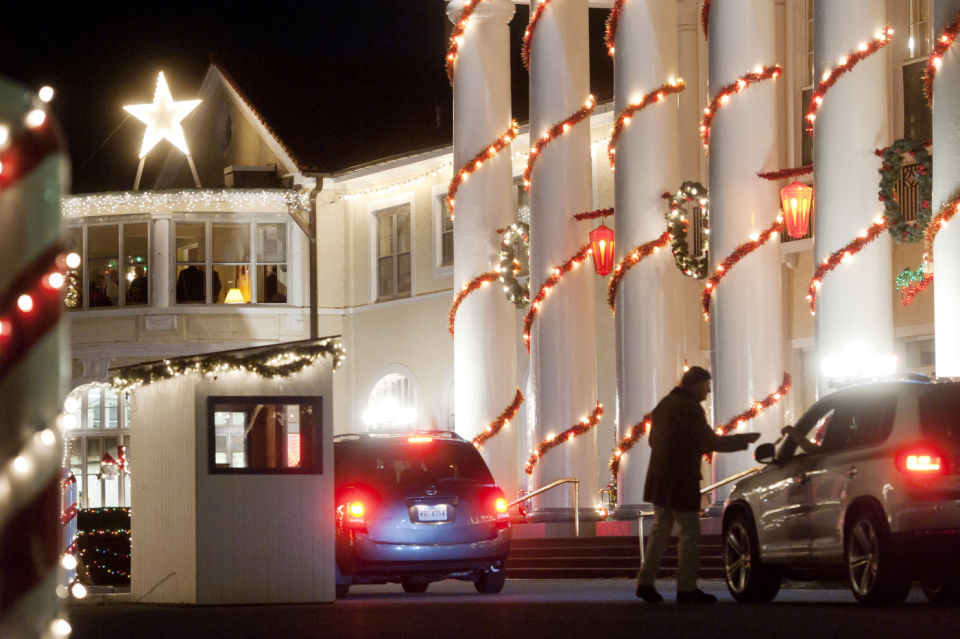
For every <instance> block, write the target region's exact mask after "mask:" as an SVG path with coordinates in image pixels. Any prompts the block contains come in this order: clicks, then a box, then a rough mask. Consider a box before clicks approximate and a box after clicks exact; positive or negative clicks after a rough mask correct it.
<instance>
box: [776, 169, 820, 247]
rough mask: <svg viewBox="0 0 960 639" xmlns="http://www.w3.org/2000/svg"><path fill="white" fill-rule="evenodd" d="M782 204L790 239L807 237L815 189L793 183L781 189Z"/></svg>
mask: <svg viewBox="0 0 960 639" xmlns="http://www.w3.org/2000/svg"><path fill="white" fill-rule="evenodd" d="M780 204H781V205H782V206H783V220H784V222H785V223H786V225H787V233H789V234H790V237H803V236H804V235H806V234H807V228H809V226H810V213H812V212H813V188H812V187H810V186H807V185H806V184H801V183H800V182H793V183H792V184H789V185H788V186H785V187H783V188H782V189H780Z"/></svg>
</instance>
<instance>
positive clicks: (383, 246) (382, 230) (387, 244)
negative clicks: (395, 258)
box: [377, 213, 393, 257]
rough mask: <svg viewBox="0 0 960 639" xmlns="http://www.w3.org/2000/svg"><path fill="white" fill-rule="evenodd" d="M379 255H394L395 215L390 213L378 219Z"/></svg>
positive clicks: (382, 214)
mask: <svg viewBox="0 0 960 639" xmlns="http://www.w3.org/2000/svg"><path fill="white" fill-rule="evenodd" d="M377 255H378V256H379V257H386V256H388V255H393V215H391V214H389V213H381V214H380V216H379V217H377Z"/></svg>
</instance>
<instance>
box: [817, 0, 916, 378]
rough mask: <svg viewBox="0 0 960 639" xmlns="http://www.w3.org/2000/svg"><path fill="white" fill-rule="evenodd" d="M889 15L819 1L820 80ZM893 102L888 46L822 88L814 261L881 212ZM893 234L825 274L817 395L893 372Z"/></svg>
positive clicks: (857, 3)
mask: <svg viewBox="0 0 960 639" xmlns="http://www.w3.org/2000/svg"><path fill="white" fill-rule="evenodd" d="M885 21H886V19H885V12H884V1H883V0H844V1H843V2H816V3H814V11H813V31H814V40H813V45H814V51H813V56H814V65H813V66H814V73H813V75H814V79H815V80H817V81H819V80H820V79H821V78H822V77H823V76H824V74H825V73H827V72H829V71H830V70H832V69H834V68H835V67H837V66H838V64H839V62H838V61H839V60H840V59H841V58H842V57H845V56H847V55H848V54H849V53H850V52H851V51H853V50H855V49H856V48H857V47H858V46H859V45H860V44H862V43H864V44H865V43H868V42H870V41H871V40H872V39H873V38H874V37H875V36H876V35H877V34H878V33H880V32H882V31H883V29H884V27H885V26H886V25H885ZM891 46H903V43H902V42H901V43H900V44H899V45H897V44H894V45H891ZM887 104H888V102H887V65H886V50H880V51H879V52H877V53H874V54H873V55H872V56H870V57H868V58H866V59H865V60H863V61H862V62H860V63H859V64H858V65H857V66H856V67H854V68H853V70H851V71H849V72H848V73H846V74H845V75H843V76H842V77H841V78H840V79H839V80H838V81H837V83H836V84H834V85H833V88H831V89H830V90H829V91H828V92H827V93H826V95H825V96H824V100H823V104H822V105H821V106H820V109H819V113H818V114H817V119H816V127H815V129H814V141H813V143H814V146H813V152H814V174H813V175H814V186H815V192H814V198H815V201H816V203H815V209H814V212H815V216H814V217H815V226H814V242H813V249H814V250H813V254H814V263H815V264H818V263H820V262H821V261H822V260H823V259H824V258H826V257H828V256H829V255H830V254H832V253H833V252H835V251H837V250H838V249H840V248H841V247H843V246H844V245H846V244H848V243H849V242H851V241H852V240H854V239H856V238H857V235H858V234H859V233H860V232H861V231H864V230H866V229H867V228H868V227H869V226H870V225H871V224H872V223H873V222H874V221H875V220H876V219H877V218H878V217H879V216H881V215H883V212H884V211H883V204H882V203H881V202H879V201H877V180H878V178H877V169H878V168H879V161H878V160H877V158H876V156H875V155H874V153H873V151H874V149H876V148H879V147H884V146H886V145H887V144H888V143H889V137H888V136H889V128H888V108H887ZM805 108H806V107H805ZM890 242H891V239H890V235H889V234H888V233H883V234H882V235H881V236H880V237H878V238H877V239H876V240H874V241H873V242H871V243H870V244H868V245H867V246H866V247H865V248H864V249H863V250H862V251H860V253H858V254H857V255H856V256H855V257H853V258H852V259H848V260H847V261H846V262H845V263H843V264H841V265H840V266H838V267H837V268H836V269H834V270H833V271H831V272H829V273H827V275H826V276H825V277H824V280H823V285H822V286H821V287H820V291H819V293H818V295H817V307H816V311H817V314H816V318H815V319H816V321H815V327H816V341H817V356H818V365H819V366H820V367H821V368H820V374H819V376H818V381H817V386H818V392H819V395H821V396H822V395H824V394H826V393H828V392H829V391H830V390H832V384H831V381H830V380H831V379H834V380H835V379H836V378H838V377H851V376H862V377H872V376H874V375H882V374H884V373H892V372H893V370H892V367H891V366H892V362H893V357H894V345H893V277H892V266H891V252H890Z"/></svg>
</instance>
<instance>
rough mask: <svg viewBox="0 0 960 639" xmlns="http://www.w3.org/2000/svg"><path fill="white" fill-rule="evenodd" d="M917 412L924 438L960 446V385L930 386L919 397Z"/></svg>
mask: <svg viewBox="0 0 960 639" xmlns="http://www.w3.org/2000/svg"><path fill="white" fill-rule="evenodd" d="M919 410H920V430H921V431H922V432H923V435H924V436H925V437H929V438H930V439H932V440H934V441H938V442H943V443H947V444H951V445H953V446H960V385H958V384H935V385H933V386H931V387H930V389H929V390H927V391H924V392H923V393H922V394H921V395H920V401H919Z"/></svg>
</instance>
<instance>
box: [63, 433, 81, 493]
mask: <svg viewBox="0 0 960 639" xmlns="http://www.w3.org/2000/svg"><path fill="white" fill-rule="evenodd" d="M81 442H82V440H81V439H80V438H79V437H70V438H68V439H67V460H68V461H67V463H68V464H69V468H70V472H72V473H73V476H74V478H75V479H76V480H77V495H78V496H77V499H78V501H79V500H82V499H83V495H82V494H80V491H81V490H83V454H82V452H81V451H80V446H81ZM81 503H82V502H81ZM68 505H69V504H68Z"/></svg>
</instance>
